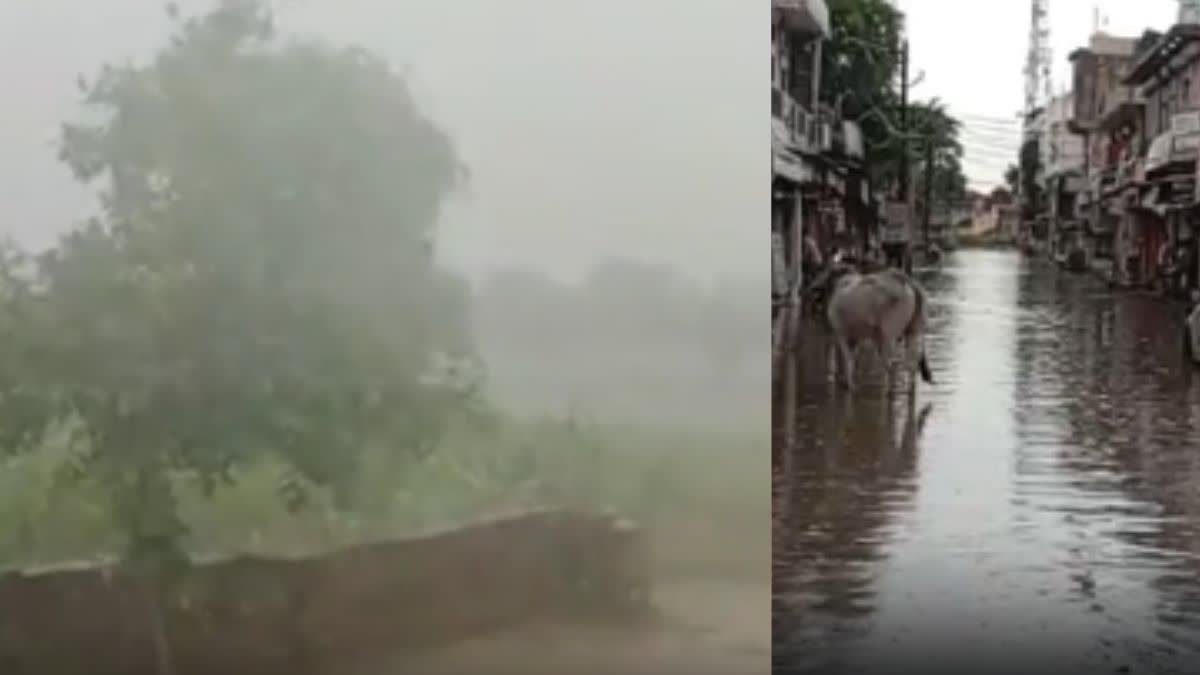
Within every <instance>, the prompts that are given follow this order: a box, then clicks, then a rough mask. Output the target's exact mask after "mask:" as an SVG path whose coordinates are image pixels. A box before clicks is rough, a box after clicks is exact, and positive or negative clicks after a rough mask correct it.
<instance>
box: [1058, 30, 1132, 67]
mask: <svg viewBox="0 0 1200 675" xmlns="http://www.w3.org/2000/svg"><path fill="white" fill-rule="evenodd" d="M1139 39H1140V38H1136V37H1132V38H1131V37H1120V36H1118V35H1109V34H1108V33H1092V37H1091V38H1090V39H1089V40H1088V45H1087V46H1086V47H1080V48H1079V49H1076V50H1075V51H1073V52H1071V54H1070V55H1069V56H1068V58H1069V59H1070V60H1071V61H1074V60H1075V59H1076V58H1078V57H1080V56H1082V55H1083V54H1092V55H1094V56H1117V57H1121V56H1125V57H1128V56H1133V53H1134V50H1135V49H1136V48H1137V44H1138V40H1139Z"/></svg>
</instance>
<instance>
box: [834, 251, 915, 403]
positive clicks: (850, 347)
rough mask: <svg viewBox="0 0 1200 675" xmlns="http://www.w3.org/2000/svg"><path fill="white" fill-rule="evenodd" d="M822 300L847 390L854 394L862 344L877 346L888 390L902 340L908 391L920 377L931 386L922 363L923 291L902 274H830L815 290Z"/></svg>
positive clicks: (838, 271) (891, 271) (839, 271)
mask: <svg viewBox="0 0 1200 675" xmlns="http://www.w3.org/2000/svg"><path fill="white" fill-rule="evenodd" d="M813 286H814V287H816V288H815V289H814V290H816V291H817V292H818V297H823V298H824V299H825V303H824V304H825V305H826V312H825V314H826V317H827V318H828V319H829V325H830V327H831V328H832V329H833V335H834V340H835V341H836V344H837V349H838V351H839V353H840V356H841V361H842V376H843V381H844V383H845V385H846V387H847V388H848V389H850V390H853V389H854V385H855V383H854V355H855V352H856V350H857V349H858V347H859V346H860V345H861V344H863V343H864V342H871V343H873V344H874V345H875V349H876V351H877V352H878V353H879V356H880V359H881V360H882V361H883V363H884V365H885V369H886V370H887V373H888V386H889V388H890V387H891V385H892V380H893V378H892V348H893V347H894V346H895V345H896V343H897V342H898V341H899V340H900V339H903V340H904V342H905V346H906V352H907V353H906V356H907V358H906V361H907V365H908V370H909V372H910V375H911V376H910V378H909V391H910V392H911V391H913V390H914V389H915V388H916V376H917V374H918V373H919V374H920V376H921V378H922V379H924V380H925V382H926V383H929V384H932V383H933V375H932V374H931V373H930V370H929V362H928V360H927V359H926V358H925V325H926V313H925V312H926V307H927V304H928V303H927V301H926V296H925V290H924V289H922V288H921V286H920V285H919V284H917V282H916V281H914V280H913V279H912V278H911V277H909V276H908V275H906V274H904V273H903V272H901V271H899V270H895V269H887V270H884V271H881V272H874V273H871V274H860V273H859V272H856V271H854V270H853V269H851V268H846V267H841V268H837V267H835V268H831V269H829V270H827V271H826V272H825V273H823V274H822V275H821V276H820V277H818V279H816V280H815V281H814V284H813Z"/></svg>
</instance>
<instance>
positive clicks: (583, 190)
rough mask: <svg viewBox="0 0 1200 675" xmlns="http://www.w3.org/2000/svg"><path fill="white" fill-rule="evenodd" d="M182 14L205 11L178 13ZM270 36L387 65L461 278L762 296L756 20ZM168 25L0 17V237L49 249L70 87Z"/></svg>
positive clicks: (728, 17)
mask: <svg viewBox="0 0 1200 675" xmlns="http://www.w3.org/2000/svg"><path fill="white" fill-rule="evenodd" d="M177 4H179V5H180V6H181V7H182V8H183V9H184V11H185V12H186V11H189V10H192V11H194V10H197V9H203V8H205V7H208V6H209V5H210V4H211V3H209V2H206V1H204V0H184V1H183V2H179V3H177ZM277 5H278V7H279V9H278V17H279V21H280V24H281V26H282V28H284V29H285V30H294V31H298V32H304V33H309V34H316V35H321V36H325V37H328V38H330V39H332V40H335V41H337V42H340V43H354V44H360V45H363V46H365V47H368V48H370V49H371V50H373V51H376V52H377V53H379V54H381V55H383V56H384V57H385V58H387V60H388V61H389V62H391V63H393V64H395V65H397V66H398V67H401V68H403V69H404V70H405V71H406V73H407V78H408V80H409V82H410V84H411V86H412V87H413V89H414V90H415V93H416V96H417V98H418V100H419V101H420V103H421V106H422V108H423V109H424V110H425V111H426V112H428V114H430V115H431V116H432V117H433V118H434V119H436V120H437V121H438V122H439V124H441V125H442V126H443V127H444V128H445V129H446V130H447V131H449V132H450V134H451V135H452V136H453V138H454V140H455V142H456V143H457V145H458V148H459V152H460V154H461V155H462V158H463V160H464V161H465V163H466V164H467V165H468V166H469V167H470V170H471V176H472V177H471V184H470V188H469V190H468V191H467V192H466V193H465V194H463V195H462V196H461V198H459V199H457V200H456V202H455V203H454V204H453V206H452V207H451V208H449V209H447V210H446V212H445V213H444V214H443V228H442V233H443V236H442V246H441V249H440V250H441V253H442V254H443V255H444V256H445V257H446V258H447V259H449V260H451V261H453V262H454V263H455V264H456V265H458V266H459V267H461V268H462V269H464V270H465V271H466V272H467V273H468V274H469V275H470V276H471V277H472V278H473V279H479V278H481V277H482V276H483V275H484V274H485V273H486V272H487V270H490V269H492V268H494V267H496V266H498V265H502V264H529V265H533V266H536V267H537V268H539V269H543V270H546V271H547V272H548V273H550V274H551V275H553V276H554V277H556V278H558V279H561V280H566V281H573V280H579V279H582V278H583V277H584V276H585V275H586V271H587V269H588V268H589V267H590V266H591V265H593V264H596V263H598V262H599V261H601V260H603V259H605V258H608V257H613V256H618V257H636V258H641V259H646V260H649V261H653V262H665V263H670V264H673V265H676V266H678V267H679V268H680V269H681V270H682V271H684V272H685V273H686V274H688V275H691V276H695V277H697V278H700V279H704V280H709V279H712V278H714V277H716V276H720V275H725V276H734V277H741V278H745V279H748V280H750V281H752V282H754V283H759V284H761V285H762V286H763V287H764V288H765V287H766V284H767V269H766V267H765V266H763V265H762V264H761V263H762V260H763V253H762V252H763V251H764V250H768V249H769V242H768V239H767V236H766V234H765V233H764V232H765V231H764V230H763V228H761V227H756V224H757V223H761V222H763V221H764V219H766V218H767V217H768V214H769V204H768V203H767V200H764V199H763V198H762V195H763V187H762V186H763V183H764V181H766V182H769V180H768V179H769V170H770V169H769V165H768V163H767V158H766V147H765V146H764V144H765V143H766V141H765V140H764V141H762V142H761V143H753V142H749V141H750V139H753V138H758V137H759V136H763V137H764V138H765V134H766V132H764V131H763V130H762V129H761V128H760V127H761V126H762V124H761V122H762V118H763V115H764V114H766V112H767V104H768V102H767V101H766V100H765V98H764V96H763V95H762V92H761V88H762V87H761V82H759V81H758V80H757V79H754V78H753V77H751V76H750V74H751V73H756V72H758V71H759V70H761V69H762V64H761V63H760V62H761V58H759V57H760V56H761V52H762V50H763V49H764V48H763V46H762V44H761V39H760V38H761V36H760V35H759V33H761V32H763V30H764V29H762V22H763V17H764V16H766V11H767V10H766V9H765V8H755V9H754V10H747V8H745V7H743V6H742V5H741V3H731V2H727V1H725V0H696V1H694V2H689V3H687V5H686V7H681V6H679V5H675V4H670V3H652V2H641V1H639V0H610V1H608V2H603V3H591V2H554V1H553V0H511V1H506V2H487V1H484V0H475V1H474V2H469V3H466V4H463V3H454V2H433V1H432V0H429V1H419V2H386V1H384V0H336V2H335V1H333V0H325V1H322V0H291V1H283V2H279V3H277ZM167 27H168V24H167V22H166V19H165V17H164V15H163V11H162V3H159V2H155V1H154V0H105V2H103V3H78V2H68V1H67V0H38V2H4V3H0V39H2V40H3V44H4V54H5V56H6V57H8V58H5V59H4V61H3V63H2V64H0V81H3V82H5V83H6V84H7V85H8V87H9V96H7V97H6V106H5V124H4V125H3V127H2V130H0V142H2V143H3V144H4V148H5V152H4V153H3V156H0V178H2V179H3V180H2V181H0V184H2V185H3V186H4V187H3V190H4V192H3V193H2V194H3V198H4V202H5V204H7V205H8V209H7V211H8V217H7V218H6V219H5V224H4V226H3V229H4V231H5V232H6V233H8V234H11V235H13V236H16V237H18V238H20V239H21V240H22V241H27V242H31V243H34V244H38V245H41V244H46V243H49V242H50V241H52V237H53V234H54V233H56V232H59V231H61V230H62V229H63V228H64V227H65V226H66V225H67V224H68V223H69V222H70V221H71V219H72V218H75V217H79V216H81V215H83V213H85V212H86V208H85V207H86V200H85V198H84V197H83V196H82V195H81V194H80V190H79V188H78V187H77V186H76V185H75V183H74V182H73V181H72V180H71V177H70V176H69V175H68V173H67V172H66V171H65V170H64V168H63V167H62V166H61V165H60V164H59V163H58V162H57V161H56V159H55V156H54V152H53V144H54V142H55V140H56V134H57V129H58V124H59V123H60V122H61V121H62V120H64V119H66V118H67V117H68V116H70V115H71V114H72V113H73V111H74V110H75V107H76V103H77V100H78V92H77V90H76V88H75V79H76V77H77V76H78V75H80V74H91V73H92V72H93V71H94V70H95V69H96V67H97V64H99V63H103V62H105V61H116V62H119V61H121V60H123V58H138V57H139V56H141V57H145V56H147V55H148V54H149V53H150V52H151V51H152V50H153V49H154V48H156V47H158V46H160V45H161V44H163V42H164V37H165V36H166V35H167V29H168V28H167Z"/></svg>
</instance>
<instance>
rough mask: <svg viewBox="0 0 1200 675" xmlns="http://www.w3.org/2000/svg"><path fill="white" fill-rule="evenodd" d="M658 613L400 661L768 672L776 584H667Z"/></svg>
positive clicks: (480, 669)
mask: <svg viewBox="0 0 1200 675" xmlns="http://www.w3.org/2000/svg"><path fill="white" fill-rule="evenodd" d="M655 605H656V607H657V608H658V610H659V613H660V616H659V617H658V618H656V619H654V620H652V621H651V622H649V623H648V624H647V625H643V626H639V627H632V626H629V627H611V626H609V627H596V626H584V625H570V626H568V625H554V626H537V627H529V628H524V629H521V630H519V631H514V632H510V633H505V634H502V635H496V636H491V637H488V638H484V639H478V640H473V641H471V642H468V643H465V644H461V645H456V646H455V647H453V648H451V649H447V650H445V651H440V652H436V653H430V654H427V655H425V656H423V657H421V658H420V659H417V660H412V659H409V660H406V662H405V663H403V664H397V665H396V666H395V670H390V672H393V673H422V674H423V675H460V674H461V675H467V674H483V673H487V674H488V675H493V674H494V675H550V674H551V673H553V674H555V675H558V674H561V673H571V674H572V675H608V674H610V673H611V674H613V675H616V674H626V673H627V674H630V675H639V674H642V673H645V674H646V675H649V674H650V673H654V674H655V675H659V674H669V673H688V674H691V675H708V674H710V673H711V674H712V675H758V674H763V675H765V674H766V673H769V672H770V669H771V638H770V622H771V612H770V585H769V582H767V581H766V580H764V581H763V582H762V583H756V582H751V581H740V580H739V581H732V580H711V579H704V580H689V581H677V582H662V583H660V590H659V591H658V593H657V594H656V597H655Z"/></svg>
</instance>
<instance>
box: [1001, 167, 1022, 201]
mask: <svg viewBox="0 0 1200 675" xmlns="http://www.w3.org/2000/svg"><path fill="white" fill-rule="evenodd" d="M1020 182H1021V169H1019V168H1017V165H1016V164H1010V165H1008V168H1007V169H1005V171H1004V184H1005V185H1007V186H1008V192H1009V194H1011V195H1015V194H1017V191H1018V188H1019V187H1020Z"/></svg>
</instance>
